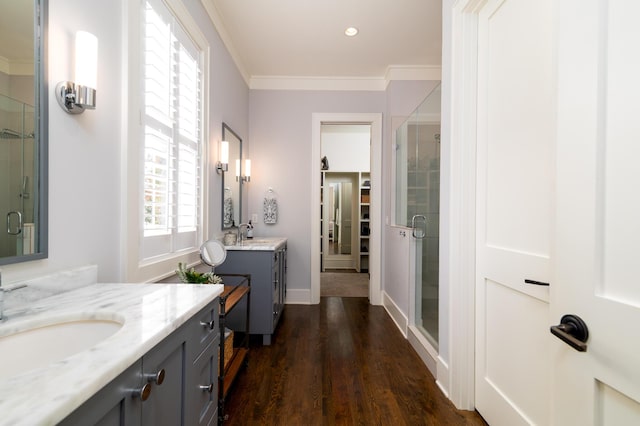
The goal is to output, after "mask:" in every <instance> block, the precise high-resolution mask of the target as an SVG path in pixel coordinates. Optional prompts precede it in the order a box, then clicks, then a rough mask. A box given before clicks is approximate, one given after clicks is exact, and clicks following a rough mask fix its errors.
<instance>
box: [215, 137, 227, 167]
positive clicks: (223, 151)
mask: <svg viewBox="0 0 640 426" xmlns="http://www.w3.org/2000/svg"><path fill="white" fill-rule="evenodd" d="M228 170H229V142H227V141H220V160H219V161H218V164H216V172H217V173H218V174H221V173H222V172H226V171H228Z"/></svg>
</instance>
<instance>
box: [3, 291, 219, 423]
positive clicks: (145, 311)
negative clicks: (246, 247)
mask: <svg viewBox="0 0 640 426" xmlns="http://www.w3.org/2000/svg"><path fill="white" fill-rule="evenodd" d="M222 289H223V287H222V285H192V284H95V285H89V286H86V287H82V288H80V289H77V290H73V291H70V292H67V293H62V294H59V295H56V296H52V297H48V298H45V299H42V300H39V301H36V302H33V303H30V304H29V305H28V306H25V307H24V308H16V309H13V310H10V311H7V317H8V319H7V320H6V321H5V322H3V323H1V324H0V341H1V340H2V338H3V337H2V336H5V335H7V334H11V335H12V336H17V334H18V333H19V332H21V331H23V330H36V329H40V328H43V329H46V328H47V327H45V326H46V325H47V324H55V326H60V324H62V326H64V327H66V326H67V325H65V324H71V325H70V327H75V328H72V329H70V330H72V331H71V334H72V336H74V338H72V339H71V340H70V341H69V343H67V344H66V345H67V346H72V345H73V344H75V342H74V340H76V341H81V340H82V339H85V338H86V336H89V337H94V338H95V335H96V334H98V330H99V329H100V328H103V329H106V330H107V331H106V332H103V331H101V332H100V333H104V337H98V338H97V339H98V341H97V342H94V343H91V344H90V347H89V348H86V349H84V350H78V351H77V352H76V353H71V354H66V355H61V356H62V358H61V359H50V360H47V362H46V363H45V364H44V365H41V366H38V365H37V358H38V356H44V357H45V358H46V357H48V356H54V357H55V355H51V354H52V353H54V352H55V351H56V350H58V349H64V348H57V346H65V344H64V343H63V342H60V341H58V342H56V341H55V340H54V341H52V342H50V343H48V345H49V348H50V349H48V348H47V346H44V347H37V348H35V349H34V351H35V352H38V353H35V354H34V355H37V356H36V357H35V358H34V359H35V361H30V362H33V368H31V366H30V364H29V363H27V364H25V365H23V366H21V367H20V366H18V364H19V362H18V361H17V359H16V361H14V363H15V365H16V366H17V367H16V370H15V371H11V370H4V371H3V370H2V369H0V413H2V414H1V417H0V424H11V425H34V424H38V425H55V424H96V423H99V424H120V423H119V422H120V420H122V419H124V420H125V423H126V424H132V425H135V424H141V423H142V424H162V425H164V424H167V425H168V424H181V423H182V422H184V424H202V423H205V424H208V423H209V422H212V423H214V422H215V419H216V417H217V412H216V411H217V376H218V370H217V361H218V342H219V340H218V339H219V329H218V306H219V304H218V299H217V298H218V296H219V295H220V294H221V292H222ZM83 327H84V328H87V330H85V331H83ZM54 329H55V327H53V328H50V329H49V332H51V331H52V330H53V331H55V330H54ZM63 330H65V331H64V333H63V334H61V335H60V336H61V337H62V336H67V335H69V334H70V333H69V331H68V330H66V329H63ZM30 332H31V331H29V332H27V333H24V334H25V335H26V336H27V337H28V335H29V333H30ZM46 334H47V333H46V332H45V336H44V337H43V338H46V337H47V336H46ZM11 338H13V337H11ZM20 345H24V343H22V342H20V341H18V340H14V341H12V343H11V345H5V346H4V349H3V350H4V351H11V350H12V347H14V348H15V347H19V346H20ZM0 346H1V345H0ZM24 347H28V346H24ZM8 358H9V357H4V356H2V355H0V359H2V362H5V361H6V360H7V359H8ZM18 368H21V369H22V371H20V370H18ZM170 416H173V417H170ZM176 416H178V417H176ZM182 416H184V418H180V417H182ZM110 420H113V423H111V422H110Z"/></svg>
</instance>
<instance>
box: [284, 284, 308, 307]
mask: <svg viewBox="0 0 640 426" xmlns="http://www.w3.org/2000/svg"><path fill="white" fill-rule="evenodd" d="M285 303H286V304H287V305H311V304H312V303H311V290H305V289H297V288H289V289H287V300H286V301H285Z"/></svg>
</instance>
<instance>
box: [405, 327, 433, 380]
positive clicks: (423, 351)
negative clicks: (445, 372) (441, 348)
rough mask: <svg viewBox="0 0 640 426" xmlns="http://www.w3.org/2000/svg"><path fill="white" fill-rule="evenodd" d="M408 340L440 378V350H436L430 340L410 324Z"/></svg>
mask: <svg viewBox="0 0 640 426" xmlns="http://www.w3.org/2000/svg"><path fill="white" fill-rule="evenodd" d="M407 340H409V343H411V346H412V347H413V349H414V350H415V351H416V352H417V353H418V356H419V357H420V359H421V360H422V362H424V365H426V366H427V368H428V369H429V371H430V372H431V374H433V377H435V378H436V379H437V378H438V358H439V357H438V351H436V350H435V348H434V347H433V346H431V344H430V343H429V341H428V340H427V339H426V338H425V337H424V336H423V335H422V333H420V331H418V329H416V328H415V327H414V326H410V327H409V330H408V333H407Z"/></svg>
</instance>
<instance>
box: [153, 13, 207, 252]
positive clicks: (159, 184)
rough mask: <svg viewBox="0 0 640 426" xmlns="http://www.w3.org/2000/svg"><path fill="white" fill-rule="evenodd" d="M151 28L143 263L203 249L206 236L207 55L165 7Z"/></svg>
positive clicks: (155, 18)
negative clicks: (203, 212) (203, 164)
mask: <svg viewBox="0 0 640 426" xmlns="http://www.w3.org/2000/svg"><path fill="white" fill-rule="evenodd" d="M142 20H143V25H142V26H143V40H142V48H143V57H144V58H143V60H142V72H143V105H142V113H141V120H142V125H143V129H144V147H143V150H144V153H143V155H142V161H143V163H144V164H143V168H142V172H143V173H144V179H143V194H144V200H143V210H142V214H143V234H144V237H143V242H142V253H141V258H142V259H150V258H154V257H157V256H163V255H167V254H170V253H176V252H179V251H182V250H187V249H190V248H194V247H195V248H197V247H198V242H199V241H200V239H201V232H202V224H201V221H202V217H201V216H202V215H201V203H202V188H201V182H202V177H201V175H202V173H201V171H202V170H201V157H202V133H203V131H202V90H203V88H202V55H201V52H200V50H199V49H198V47H197V46H196V44H195V43H194V42H193V41H192V40H191V38H190V37H189V36H188V34H187V32H186V31H185V30H184V29H183V28H182V26H181V25H180V23H179V21H178V20H177V19H176V18H175V17H174V16H173V14H172V13H171V10H170V9H169V8H168V7H167V6H166V5H165V3H164V2H163V1H162V0H147V1H146V2H145V3H144V9H143V13H142Z"/></svg>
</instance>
